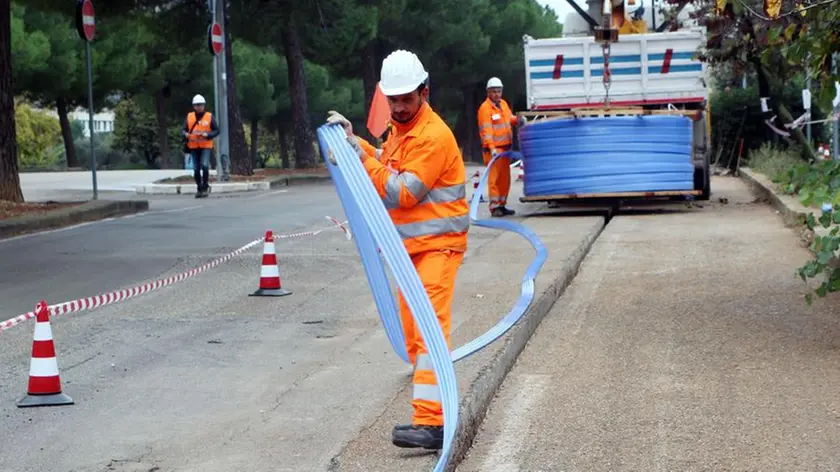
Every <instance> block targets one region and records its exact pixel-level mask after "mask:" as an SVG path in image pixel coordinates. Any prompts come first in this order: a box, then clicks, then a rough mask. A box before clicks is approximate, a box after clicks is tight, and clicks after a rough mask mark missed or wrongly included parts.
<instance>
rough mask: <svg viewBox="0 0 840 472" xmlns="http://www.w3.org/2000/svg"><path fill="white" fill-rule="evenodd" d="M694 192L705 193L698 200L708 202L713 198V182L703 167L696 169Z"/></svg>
mask: <svg viewBox="0 0 840 472" xmlns="http://www.w3.org/2000/svg"><path fill="white" fill-rule="evenodd" d="M694 190H702V192H703V193H701V194H700V196H698V197H697V200H708V199H709V197H710V196H711V193H712V189H711V180H710V178H709V173H708V170H706V169H704V168H702V167H695V168H694Z"/></svg>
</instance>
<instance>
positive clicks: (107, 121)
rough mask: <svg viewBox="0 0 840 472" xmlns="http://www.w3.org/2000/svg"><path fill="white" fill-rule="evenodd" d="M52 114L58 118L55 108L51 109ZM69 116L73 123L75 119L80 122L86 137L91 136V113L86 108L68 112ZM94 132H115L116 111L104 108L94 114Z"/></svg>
mask: <svg viewBox="0 0 840 472" xmlns="http://www.w3.org/2000/svg"><path fill="white" fill-rule="evenodd" d="M47 113H49V114H50V115H51V116H54V117H56V118H58V113H56V111H55V110H49V111H48V112H47ZM67 118H68V119H69V120H70V123H71V124H72V123H73V122H74V121H77V122H79V124H80V125H81V128H82V133H83V134H84V136H85V138H90V127H89V125H90V121H89V120H90V115H89V114H88V112H87V110H86V109H84V108H77V109H75V110H73V111H71V112H70V113H68V114H67ZM93 132H94V134H101V133H113V132H114V112H113V111H111V110H107V109H105V110H102V111H100V112H99V113H96V114H94V115H93Z"/></svg>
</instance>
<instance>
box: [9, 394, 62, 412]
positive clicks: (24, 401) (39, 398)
mask: <svg viewBox="0 0 840 472" xmlns="http://www.w3.org/2000/svg"><path fill="white" fill-rule="evenodd" d="M73 403H74V402H73V399H72V398H70V397H69V396H67V395H65V394H63V393H55V394H52V395H33V394H28V395H26V396H25V397H23V398H21V399H20V401H19V402H18V403H17V406H18V408H29V407H33V406H61V405H72V404H73Z"/></svg>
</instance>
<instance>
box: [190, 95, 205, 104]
mask: <svg viewBox="0 0 840 472" xmlns="http://www.w3.org/2000/svg"><path fill="white" fill-rule="evenodd" d="M192 104H193V105H206V104H207V101H206V100H204V97H202V96H201V95H196V96H195V97H193V103H192Z"/></svg>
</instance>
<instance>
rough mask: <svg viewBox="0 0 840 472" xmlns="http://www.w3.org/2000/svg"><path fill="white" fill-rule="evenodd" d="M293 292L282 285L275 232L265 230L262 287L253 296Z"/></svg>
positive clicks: (276, 295) (279, 295) (280, 295)
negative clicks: (275, 246)
mask: <svg viewBox="0 0 840 472" xmlns="http://www.w3.org/2000/svg"><path fill="white" fill-rule="evenodd" d="M291 294H292V292H290V291H288V290H286V289H284V288H283V287H281V286H280V269H279V268H278V267H277V254H276V253H275V252H274V234H273V233H272V232H271V230H268V231H266V232H265V243H264V245H263V256H262V267H260V288H258V289H257V291H256V292H254V293H252V294H251V296H252V297H282V296H285V295H291Z"/></svg>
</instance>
